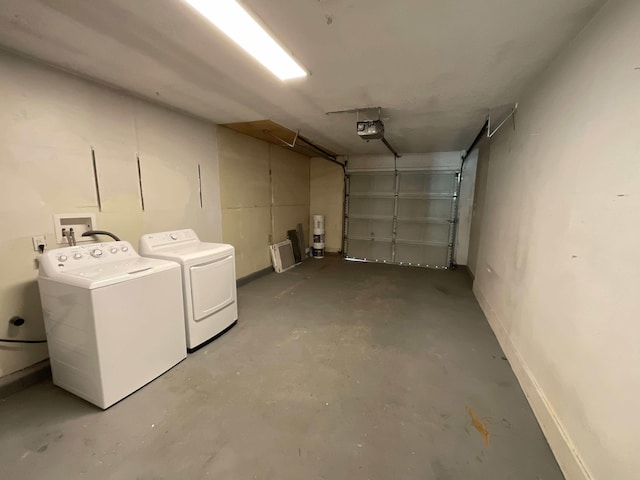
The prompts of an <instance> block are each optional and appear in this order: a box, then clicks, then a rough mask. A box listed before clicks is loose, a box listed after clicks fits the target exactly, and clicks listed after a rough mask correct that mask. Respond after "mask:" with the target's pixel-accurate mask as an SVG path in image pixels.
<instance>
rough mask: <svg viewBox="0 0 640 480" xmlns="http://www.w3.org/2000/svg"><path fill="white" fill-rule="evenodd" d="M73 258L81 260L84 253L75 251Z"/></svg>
mask: <svg viewBox="0 0 640 480" xmlns="http://www.w3.org/2000/svg"><path fill="white" fill-rule="evenodd" d="M73 258H75V259H76V260H80V259H81V258H82V254H81V253H74V254H73Z"/></svg>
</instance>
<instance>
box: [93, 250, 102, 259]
mask: <svg viewBox="0 0 640 480" xmlns="http://www.w3.org/2000/svg"><path fill="white" fill-rule="evenodd" d="M91 256H92V257H95V258H100V257H101V256H102V250H100V249H99V248H96V249H95V250H91Z"/></svg>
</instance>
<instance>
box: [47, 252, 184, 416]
mask: <svg viewBox="0 0 640 480" xmlns="http://www.w3.org/2000/svg"><path fill="white" fill-rule="evenodd" d="M38 287H39V289H40V298H41V301H42V310H43V314H44V324H45V329H46V334H47V343H48V346H49V358H50V362H51V371H52V373H53V383H54V384H56V385H58V386H59V387H62V388H64V389H65V390H68V391H69V392H71V393H73V394H75V395H77V396H79V397H81V398H84V399H85V400H88V401H89V402H91V403H93V404H95V405H97V406H98V407H100V408H103V409H106V408H108V407H110V406H111V405H113V404H114V403H116V402H118V401H119V400H121V399H123V398H124V397H126V396H128V395H130V394H131V393H133V392H135V391H136V390H138V389H139V388H140V387H142V386H144V385H145V384H147V383H149V382H150V381H151V380H153V379H154V378H156V377H158V376H159V375H161V374H162V373H164V372H166V371H167V370H169V369H170V368H171V367H173V366H174V365H176V364H177V363H179V362H180V361H181V360H183V359H184V358H185V357H186V356H187V351H186V340H185V333H184V327H183V322H182V316H183V314H182V303H183V302H182V279H181V272H180V266H179V265H178V264H177V263H175V262H168V261H165V260H157V259H153V258H143V257H140V256H139V255H138V254H137V253H136V252H135V250H134V249H133V247H132V246H131V245H130V244H129V243H128V242H124V241H119V242H108V243H96V244H89V245H82V246H75V247H66V248H59V249H55V250H49V251H46V252H44V253H43V254H42V255H41V256H40V269H39V275H38Z"/></svg>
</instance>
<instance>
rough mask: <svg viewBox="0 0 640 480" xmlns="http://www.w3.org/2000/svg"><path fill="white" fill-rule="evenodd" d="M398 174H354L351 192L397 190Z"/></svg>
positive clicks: (363, 192)
mask: <svg viewBox="0 0 640 480" xmlns="http://www.w3.org/2000/svg"><path fill="white" fill-rule="evenodd" d="M395 183H396V176H395V174H394V173H377V174H360V175H352V176H351V179H350V185H349V192H350V193H351V194H352V195H353V194H355V195H357V194H366V193H390V194H393V193H394V192H395V188H396V186H395Z"/></svg>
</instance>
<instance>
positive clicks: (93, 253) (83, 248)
mask: <svg viewBox="0 0 640 480" xmlns="http://www.w3.org/2000/svg"><path fill="white" fill-rule="evenodd" d="M135 258H140V255H138V254H137V253H136V251H135V250H134V249H133V247H132V246H131V244H130V243H129V242H124V241H119V242H105V243H92V244H90V245H78V246H75V247H64V248H56V249H53V250H49V251H46V252H44V253H43V254H42V255H41V256H40V265H41V268H43V269H44V270H45V271H54V270H60V271H63V270H69V269H76V268H84V267H89V266H95V265H99V264H108V263H112V262H122V261H124V260H127V259H135Z"/></svg>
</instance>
